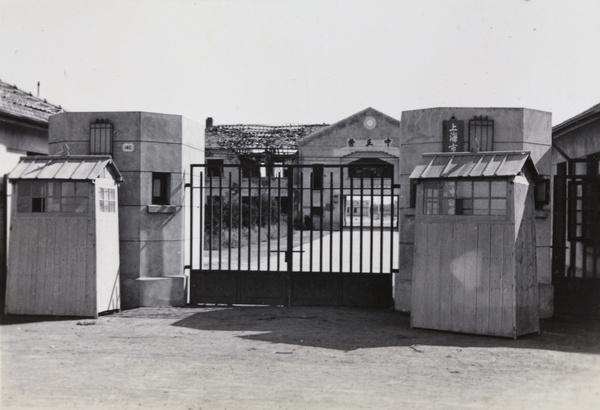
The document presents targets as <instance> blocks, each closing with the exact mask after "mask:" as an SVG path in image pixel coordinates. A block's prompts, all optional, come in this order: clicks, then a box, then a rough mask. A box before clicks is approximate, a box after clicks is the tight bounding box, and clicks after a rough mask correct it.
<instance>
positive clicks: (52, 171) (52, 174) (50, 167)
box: [9, 155, 123, 182]
mask: <svg viewBox="0 0 600 410" xmlns="http://www.w3.org/2000/svg"><path fill="white" fill-rule="evenodd" d="M105 168H109V169H110V172H111V174H112V175H113V176H114V178H115V180H117V181H118V182H121V181H123V177H122V176H121V173H120V172H119V170H118V169H117V167H116V166H115V164H114V163H113V161H112V159H111V157H110V156H108V155H73V156H65V157H61V156H56V155H53V156H49V155H47V156H46V155H45V156H35V157H22V158H21V160H20V161H19V163H18V164H17V166H16V167H15V169H14V170H13V171H12V172H11V173H10V175H9V178H10V179H13V180H14V179H61V180H65V179H67V180H90V181H93V180H95V179H97V178H99V176H100V173H101V172H102V170H104V169H105Z"/></svg>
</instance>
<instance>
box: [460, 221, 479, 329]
mask: <svg viewBox="0 0 600 410" xmlns="http://www.w3.org/2000/svg"><path fill="white" fill-rule="evenodd" d="M465 228H466V236H465V237H464V239H463V240H464V242H465V251H464V254H463V255H464V256H463V257H464V282H463V284H464V285H463V286H464V298H465V299H464V306H465V307H464V322H463V329H464V331H465V332H468V333H475V332H476V330H477V311H476V303H477V292H476V290H477V289H476V288H477V264H478V259H479V254H480V249H479V246H478V234H479V232H478V224H477V223H473V222H470V223H468V224H465Z"/></svg>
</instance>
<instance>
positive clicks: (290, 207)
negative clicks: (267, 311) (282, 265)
mask: <svg viewBox="0 0 600 410" xmlns="http://www.w3.org/2000/svg"><path fill="white" fill-rule="evenodd" d="M292 171H293V170H292V169H289V172H288V181H287V182H288V189H287V192H288V199H287V204H286V205H287V253H286V261H287V275H286V276H287V277H286V287H287V305H288V306H291V305H292V286H293V281H292V271H293V270H294V253H293V252H292V251H293V246H294V172H292ZM301 242H302V241H301ZM300 255H302V254H300Z"/></svg>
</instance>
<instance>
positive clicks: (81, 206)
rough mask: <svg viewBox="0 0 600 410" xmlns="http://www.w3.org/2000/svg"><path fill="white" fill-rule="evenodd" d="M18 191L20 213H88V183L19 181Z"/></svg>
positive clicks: (18, 210)
mask: <svg viewBox="0 0 600 410" xmlns="http://www.w3.org/2000/svg"><path fill="white" fill-rule="evenodd" d="M17 189H18V194H19V197H18V200H17V212H19V213H28V212H31V213H36V212H76V213H84V212H87V211H88V207H89V195H90V184H89V183H88V182H57V181H19V182H18V188H17Z"/></svg>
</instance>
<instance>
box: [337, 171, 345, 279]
mask: <svg viewBox="0 0 600 410" xmlns="http://www.w3.org/2000/svg"><path fill="white" fill-rule="evenodd" d="M339 192H340V194H339V195H340V197H339V199H340V202H339V204H340V258H339V261H338V263H339V271H340V272H342V271H343V269H344V268H343V266H344V262H343V261H344V219H345V218H346V200H345V196H344V168H343V167H340V187H339Z"/></svg>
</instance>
